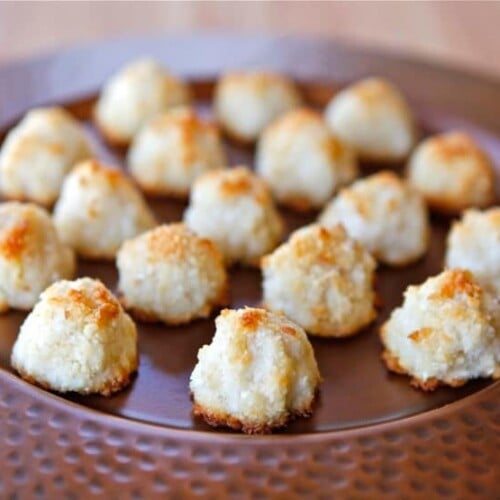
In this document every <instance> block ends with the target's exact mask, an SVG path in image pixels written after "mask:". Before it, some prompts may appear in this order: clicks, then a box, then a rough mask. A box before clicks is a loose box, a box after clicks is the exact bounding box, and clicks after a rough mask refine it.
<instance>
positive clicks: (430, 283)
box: [381, 269, 500, 391]
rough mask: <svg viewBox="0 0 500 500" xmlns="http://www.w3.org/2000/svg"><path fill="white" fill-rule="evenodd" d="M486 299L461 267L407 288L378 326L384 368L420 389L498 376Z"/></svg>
mask: <svg viewBox="0 0 500 500" xmlns="http://www.w3.org/2000/svg"><path fill="white" fill-rule="evenodd" d="M491 299H492V297H491V296H489V295H488V294H486V293H484V291H483V290H482V289H481V287H480V285H479V283H478V282H477V281H476V280H475V278H474V277H473V275H472V273H470V272H469V271H465V270H462V269H449V270H445V271H443V272H442V273H441V274H439V275H437V276H433V277H431V278H428V279H427V280H426V281H425V282H424V283H422V284H421V285H414V286H409V287H408V288H407V289H406V292H405V295H404V302H403V305H402V306H400V307H398V308H397V309H395V310H394V311H393V312H392V314H391V316H390V318H389V319H388V320H387V321H386V322H385V323H384V325H383V326H382V328H381V340H382V343H383V345H384V352H383V356H382V357H383V360H384V362H385V364H386V366H387V368H388V369H389V370H390V371H393V372H395V373H400V374H405V375H408V376H409V377H411V384H412V385H413V386H414V387H417V388H420V389H423V390H424V391H432V390H434V389H436V388H437V387H438V386H440V385H448V386H452V387H458V386H461V385H463V384H465V383H466V382H467V381H468V380H471V379H476V378H479V377H481V378H489V377H493V378H498V377H500V340H499V339H500V337H499V335H500V331H499V330H498V327H497V326H496V325H495V318H494V315H495V314H498V312H495V309H496V310H497V311H498V302H496V301H493V300H491Z"/></svg>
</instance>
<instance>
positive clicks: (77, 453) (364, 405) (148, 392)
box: [0, 40, 500, 497]
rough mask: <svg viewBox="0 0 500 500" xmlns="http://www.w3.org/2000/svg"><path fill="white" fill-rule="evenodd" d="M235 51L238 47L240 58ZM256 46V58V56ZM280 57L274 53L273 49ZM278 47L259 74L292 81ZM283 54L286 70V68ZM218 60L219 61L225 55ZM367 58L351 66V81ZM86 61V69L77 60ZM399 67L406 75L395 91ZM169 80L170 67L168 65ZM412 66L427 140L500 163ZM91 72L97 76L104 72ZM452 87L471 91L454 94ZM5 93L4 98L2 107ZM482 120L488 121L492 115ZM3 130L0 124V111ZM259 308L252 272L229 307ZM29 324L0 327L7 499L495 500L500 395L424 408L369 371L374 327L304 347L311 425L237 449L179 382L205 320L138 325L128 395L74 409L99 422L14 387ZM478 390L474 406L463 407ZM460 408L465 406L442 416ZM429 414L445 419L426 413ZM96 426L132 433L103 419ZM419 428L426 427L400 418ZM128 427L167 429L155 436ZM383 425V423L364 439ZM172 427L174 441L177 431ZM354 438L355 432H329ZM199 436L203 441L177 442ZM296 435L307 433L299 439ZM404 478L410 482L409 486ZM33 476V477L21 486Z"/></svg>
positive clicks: (247, 441)
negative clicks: (266, 497) (444, 141)
mask: <svg viewBox="0 0 500 500" xmlns="http://www.w3.org/2000/svg"><path fill="white" fill-rule="evenodd" d="M214 43H215V42H214V41H213V40H212V42H210V43H209V41H207V46H213V44H214ZM218 43H219V44H220V43H222V47H226V48H229V47H232V51H234V50H235V45H234V44H236V45H238V44H237V42H236V41H235V40H233V41H231V42H230V43H229V42H227V41H226V42H220V41H219V42H218ZM224 43H225V45H224ZM245 43H248V42H245ZM269 43H271V42H269ZM294 43H295V44H296V43H297V42H294ZM165 44H167V43H166V42H165ZM211 44H212V45H211ZM242 44H244V43H243V42H242V41H240V46H241V47H242V50H244V49H245V47H243V46H242ZM255 44H256V45H258V46H259V50H261V48H260V45H259V44H258V43H257V42H255ZM276 44H277V42H273V43H271V45H272V47H275V48H276V47H277V45H276ZM311 44H312V42H304V45H303V46H302V47H303V51H302V52H305V51H306V48H307V47H309V48H311ZM278 45H279V50H277V51H276V56H274V57H270V56H268V60H270V61H275V65H276V66H277V67H278V68H281V69H284V70H287V69H288V70H289V72H290V73H294V64H293V62H294V58H293V57H292V52H287V50H286V46H287V45H286V43H285V42H281V45H280V44H278ZM299 46H300V44H299ZM130 47H131V49H130V55H132V54H133V53H134V52H135V50H132V47H134V44H133V43H131V44H130ZM219 47H220V45H219ZM312 47H313V48H314V44H313V45H312ZM315 47H316V51H315V52H314V53H315V56H314V57H315V61H316V62H315V63H313V64H312V63H311V61H310V60H308V65H309V67H314V65H316V66H315V67H316V68H317V73H321V72H324V71H325V60H328V58H329V57H331V54H332V53H335V50H336V48H335V46H333V45H329V44H325V43H322V42H318V44H317V45H316V46H315ZM108 48H109V47H108ZM247 49H248V48H247ZM339 50H340V51H339V54H344V55H345V51H346V50H347V49H345V48H342V49H339ZM104 52H106V51H104ZM209 52H210V51H209ZM229 52H231V51H229ZM258 52H259V51H258ZM347 52H349V51H347ZM108 53H109V54H108V58H109V61H108V64H109V66H110V67H114V66H115V64H114V59H113V58H112V52H109V50H108ZM259 53H260V52H259ZM283 54H288V56H287V57H286V58H284V59H283V58H282V59H280V58H279V56H280V55H281V56H283ZM91 55H92V51H89V53H88V54H87V57H91ZM223 55H224V53H223V52H221V55H220V57H221V58H223ZM81 57H82V56H81V55H80V58H81ZM193 57H195V56H193ZM269 57H270V59H269ZM363 57H365V56H363V55H359V54H357V53H355V52H352V53H351V62H352V64H353V65H354V67H355V66H356V64H359V61H360V58H361V59H363ZM65 58H67V56H64V57H61V58H54V60H53V65H52V66H50V65H49V66H48V68H45V69H43V70H41V69H40V71H41V72H42V74H45V76H46V78H48V77H47V74H48V73H50V71H52V72H53V74H59V75H60V76H61V80H62V81H59V82H56V81H51V80H50V79H48V80H47V81H48V82H49V83H47V81H45V83H44V84H45V85H48V87H49V89H48V91H47V95H51V96H52V97H53V99H52V100H51V101H49V102H58V101H59V100H58V99H57V98H56V97H57V92H56V90H57V89H54V88H53V87H54V86H56V87H57V85H60V86H61V87H60V91H61V97H64V96H65V95H66V94H65V88H64V85H63V83H64V80H65V78H67V73H66V71H64V68H65V66H64V64H65V63H63V62H62V61H63V60H64V59H65ZM264 59H265V58H264ZM80 60H81V62H82V64H85V59H80ZM370 61H371V62H370V64H372V65H373V64H375V63H374V61H373V60H372V59H370ZM377 61H378V65H379V66H378V70H377V73H379V74H386V72H385V71H384V69H387V73H389V76H390V73H391V71H393V69H391V68H392V65H393V64H394V62H393V61H392V62H391V61H390V60H387V59H385V58H383V57H379V58H375V62H377ZM87 63H88V61H87ZM66 64H67V63H66ZM262 64H265V61H264V62H263V63H262ZM268 64H269V63H268ZM346 64H347V63H346ZM405 64H406V63H401V65H400V68H401V71H402V75H403V76H402V78H403V79H404V75H405V71H404V68H405ZM170 65H171V66H172V64H170ZM253 65H254V66H255V65H256V61H254V62H253ZM173 66H174V69H175V64H174V65H173ZM347 66H348V67H347V68H346V67H345V65H344V67H343V69H342V66H341V67H334V66H331V67H330V72H331V73H330V78H329V80H335V79H336V78H338V79H339V80H343V79H344V77H345V73H346V72H347V73H349V64H347ZM375 66H376V64H375ZM28 67H29V66H28ZM86 67H87V70H88V71H91V72H92V71H94V70H93V69H92V67H91V66H86ZM412 67H413V71H414V72H415V75H416V77H415V82H417V81H418V80H419V78H420V79H421V78H422V74H424V75H425V74H426V73H430V74H434V75H435V78H428V79H427V85H428V88H427V90H426V93H425V92H424V94H425V96H426V99H423V100H422V101H420V100H417V101H414V103H415V109H416V112H417V114H418V116H419V119H420V120H421V122H422V124H423V125H424V127H425V129H426V130H427V131H428V132H433V131H440V130H445V129H449V128H451V127H455V126H460V127H462V128H464V127H465V128H466V129H467V130H468V131H470V132H471V133H473V134H474V135H475V136H476V137H477V138H478V140H480V141H481V142H482V144H484V146H485V147H486V148H487V149H488V150H489V151H490V153H491V154H492V155H493V156H494V158H495V160H496V163H497V165H499V164H500V141H497V140H496V138H495V137H494V136H493V135H492V134H489V133H488V132H486V131H484V130H482V129H481V128H479V127H477V126H473V125H471V122H470V121H469V120H468V119H467V118H470V117H471V115H468V114H467V109H468V106H469V105H468V104H467V102H474V99H475V97H472V96H471V98H470V100H469V101H467V99H465V98H464V99H462V101H461V102H462V103H465V107H464V108H460V107H459V108H458V109H457V112H456V114H453V113H450V112H444V111H443V110H442V109H441V108H440V101H439V95H440V93H439V89H437V90H436V92H435V93H434V92H433V85H434V84H435V82H436V81H442V79H443V78H444V79H446V77H445V76H443V75H446V73H445V72H444V73H443V72H442V71H439V70H433V71H431V70H430V68H429V67H428V66H426V65H423V66H422V65H420V66H419V65H418V64H415V65H414V66H412ZM66 68H67V67H66ZM32 69H33V68H32ZM216 69H217V68H216ZM101 70H102V68H101ZM26 71H27V70H26ZM95 72H97V73H98V71H97V69H96V70H95ZM6 74H7V77H5V75H6ZM16 74H17V75H20V74H23V71H19V68H17V69H15V71H12V72H11V73H8V72H7V73H4V74H2V72H1V71H0V90H1V89H2V86H3V85H5V82H6V81H9V80H8V79H9V78H11V82H12V81H14V80H15V78H16V76H12V75H16ZM361 74H363V73H361ZM361 74H360V76H361ZM9 75H10V76H9ZM200 76H204V75H203V74H200ZM299 76H304V75H303V74H302V75H299ZM310 76H311V77H312V76H315V75H314V74H313V73H312V74H311V75H310ZM2 78H4V79H3V80H2ZM467 78H468V77H463V79H462V80H461V79H458V80H457V79H456V75H452V74H450V75H449V80H448V81H449V87H448V89H449V92H450V93H454V94H456V93H460V92H461V91H462V92H465V91H466V89H467V85H466V82H467ZM440 79H441V80H440ZM39 81H42V82H43V81H44V80H43V79H42V80H39ZM324 81H326V80H324ZM461 81H463V82H464V83H463V85H462V86H461V84H460V82H461ZM474 85H477V86H478V88H479V89H480V88H481V87H482V86H481V83H480V82H476V83H475V84H474ZM19 86H21V87H22V80H19ZM4 88H5V87H4ZM403 88H404V89H405V91H406V92H407V93H408V94H409V95H410V97H415V94H417V95H418V94H419V93H422V89H420V88H419V89H414V87H412V85H411V84H408V85H407V86H403ZM483 88H484V92H485V93H488V92H491V93H492V94H494V93H495V92H494V90H493V89H494V88H495V87H494V86H489V85H488V84H486V83H485V84H484V86H483ZM197 90H198V91H199V92H198V95H199V96H200V97H207V95H208V94H209V91H210V86H209V85H205V84H202V85H198V86H197ZM304 90H305V91H306V92H305V93H306V95H307V96H308V97H309V98H310V99H312V101H313V102H314V103H315V104H322V103H324V102H325V100H326V99H327V98H328V97H329V96H330V95H331V93H332V87H331V86H328V85H321V86H318V85H308V86H306V87H305V88H304ZM412 90H416V92H412ZM496 91H497V94H496V95H497V101H496V102H500V89H498V87H496ZM25 92H26V94H27V96H26V105H25V107H28V106H29V105H30V104H32V103H33V102H34V100H36V98H35V97H34V95H35V94H37V92H38V89H37V91H36V92H33V94H30V92H29V89H28V90H25ZM3 95H4V94H2V93H0V99H1V98H3ZM13 95H14V101H13V103H10V104H9V102H8V101H7V104H6V107H5V108H4V111H5V110H6V111H5V115H4V116H6V117H9V119H11V118H13V116H10V114H9V113H11V111H9V109H8V108H9V106H10V107H11V108H12V109H17V108H16V105H19V103H18V104H16V102H17V101H16V98H18V97H16V96H19V95H20V91H19V89H17V88H16V89H13ZM1 104H3V102H2V103H1ZM77 108H78V109H76V108H73V109H74V110H76V111H78V114H80V116H81V117H85V115H86V114H87V113H88V105H87V104H86V103H84V105H81V106H77ZM430 110H432V111H430ZM473 113H474V116H478V114H479V113H488V110H487V109H481V111H480V112H478V110H477V109H474V110H473ZM489 113H490V115H491V114H493V107H490V111H489ZM0 116H3V115H2V114H1V113H0ZM457 116H461V118H457ZM490 118H491V119H493V117H492V116H490ZM0 125H1V123H0ZM498 129H499V130H500V126H499V127H498ZM96 144H97V143H96ZM99 147H100V148H101V153H102V156H103V158H107V159H109V160H112V161H113V162H114V163H116V162H118V161H120V155H119V154H118V153H110V152H109V151H107V152H105V151H104V149H102V144H100V146H99ZM231 158H232V162H231V163H232V164H235V163H239V162H240V161H246V162H248V161H249V157H248V152H245V151H241V150H237V149H235V148H232V147H231ZM151 204H152V206H153V207H154V208H155V210H156V211H157V213H158V214H159V215H160V218H161V219H162V220H166V221H167V220H178V219H179V218H180V216H181V213H182V210H183V205H182V204H181V203H179V202H165V201H159V200H152V201H151ZM308 220H310V218H309V219H308V218H307V217H304V216H295V215H292V214H287V221H288V223H289V227H290V228H292V227H296V226H298V225H301V224H304V223H306V222H308ZM446 225H447V223H446V221H443V220H436V221H434V232H433V238H432V245H431V250H430V252H429V254H428V256H427V257H426V258H425V259H424V260H423V261H421V262H420V263H418V264H417V265H415V266H412V267H410V268H406V269H403V270H390V269H384V268H382V269H381V270H380V273H379V274H380V279H379V290H380V294H381V296H382V298H383V301H384V308H383V310H382V312H381V315H380V317H379V319H378V321H377V324H378V323H380V321H381V320H383V319H384V317H386V315H387V314H388V312H389V311H390V309H391V308H392V307H394V306H395V305H398V304H399V303H400V301H401V292H402V290H403V289H404V288H405V286H406V285H407V284H408V283H417V282H420V281H422V280H423V279H425V277H426V276H428V275H430V274H434V273H436V272H438V271H439V269H440V266H441V262H442V254H443V253H442V252H443V237H444V234H445V231H446ZM80 274H87V275H91V276H99V277H101V278H103V279H104V281H105V282H106V283H107V284H108V285H109V286H110V287H112V288H113V287H114V286H115V282H116V274H115V270H114V268H113V266H111V265H109V264H102V265H101V264H97V265H96V264H89V263H81V265H80ZM259 299H260V276H259V273H258V272H257V271H249V270H244V269H236V270H234V272H233V273H232V304H233V305H234V306H240V305H244V304H249V305H250V304H256V303H258V301H259ZM22 318H23V315H22V314H19V313H10V314H9V315H7V316H5V317H2V318H0V365H1V366H2V367H3V370H2V371H1V372H0V407H1V408H2V410H1V418H2V427H1V431H0V432H1V433H2V434H1V435H0V438H1V439H2V440H3V442H4V444H5V446H4V449H3V452H0V457H2V460H4V461H5V465H6V466H7V467H9V473H8V474H5V475H2V478H1V480H0V493H1V492H2V488H4V489H3V491H4V492H5V493H7V492H13V491H15V490H16V489H17V488H21V490H19V491H25V492H27V493H28V492H31V493H33V491H35V492H36V491H37V489H38V490H43V492H45V493H47V494H50V493H51V492H52V496H53V495H55V494H57V493H59V494H61V493H64V492H66V493H68V492H73V493H76V494H78V492H80V494H81V493H82V491H83V490H79V487H78V484H82V485H85V490H88V491H89V492H96V493H98V492H99V491H100V492H101V493H104V494H108V495H109V494H111V493H113V492H114V494H115V495H116V494H117V493H116V492H117V491H119V487H118V486H117V483H127V484H128V483H131V482H132V479H134V478H135V479H137V484H134V485H133V486H132V485H131V486H130V488H127V491H128V492H129V493H131V494H132V493H133V492H134V488H135V487H136V486H137V488H136V489H137V492H141V493H142V494H143V495H144V496H147V497H150V496H151V494H153V493H156V494H159V493H162V492H165V491H169V492H170V493H175V492H178V493H181V494H182V493H184V494H186V493H187V492H188V491H191V492H194V493H196V492H199V493H203V492H205V493H207V492H210V493H213V494H214V495H216V494H217V493H218V494H221V493H223V492H225V493H231V492H235V490H238V489H239V490H243V491H247V492H253V493H259V492H260V493H267V494H270V493H275V494H276V493H280V492H281V493H283V494H284V492H285V491H289V492H290V491H291V492H295V494H299V493H300V490H301V489H304V488H305V490H304V492H306V490H307V488H313V492H315V493H317V494H319V493H320V492H322V493H325V494H327V492H328V491H337V492H338V493H339V492H343V493H344V494H346V493H347V492H350V494H351V495H353V496H355V497H360V496H367V497H373V495H374V494H378V495H382V494H384V495H388V494H389V493H391V492H393V493H397V494H399V495H400V496H401V495H403V494H406V495H410V494H411V495H412V496H417V495H418V494H419V493H422V494H426V492H427V495H428V494H429V492H431V493H434V494H442V495H445V494H446V493H447V492H451V493H452V494H455V495H458V496H462V497H464V496H467V495H472V494H473V493H476V494H481V493H482V494H485V495H486V496H488V494H490V496H491V495H493V492H494V491H495V490H494V488H495V485H496V483H495V478H496V477H497V476H496V473H498V468H497V467H496V463H497V462H496V461H495V457H496V451H497V448H495V447H496V446H497V445H498V440H499V435H498V423H499V422H498V417H499V414H498V403H497V402H496V400H497V399H498V393H499V384H498V383H495V384H492V383H489V382H484V381H483V382H474V383H469V384H467V385H466V386H464V387H463V388H460V389H456V390H452V389H440V390H438V391H437V392H435V393H433V394H431V395H429V394H424V393H421V392H419V391H416V390H414V389H412V388H411V387H410V386H409V383H408V379H406V378H404V377H397V376H392V375H388V374H387V373H386V371H385V369H384V367H383V365H382V363H381V362H380V361H379V359H378V357H379V353H380V344H379V341H378V338H377V335H376V334H375V327H374V328H371V329H369V330H367V331H365V332H363V333H362V334H361V335H359V336H357V337H354V338H352V339H348V340H344V341H328V340H313V346H314V349H315V352H316V356H317V358H318V362H319V365H320V370H321V372H322V375H323V376H324V378H325V382H324V383H323V385H322V387H321V397H320V400H319V403H318V406H317V408H316V411H315V414H314V416H313V418H312V419H309V420H302V421H298V422H296V423H294V424H293V425H292V426H290V428H289V429H288V431H287V433H285V434H282V435H278V436H274V437H271V438H255V437H250V438H246V437H240V436H237V435H234V434H227V433H222V432H214V431H209V432H206V433H205V432H202V431H205V430H207V427H206V426H205V425H204V424H202V423H199V422H197V421H193V419H192V417H191V404H190V401H189V398H188V392H187V383H188V378H189V374H190V372H191V370H192V368H193V366H194V363H195V359H196V352H197V349H198V348H199V347H200V346H201V345H202V344H203V343H206V342H209V340H210V337H211V335H212V334H213V322H212V321H199V322H196V323H193V324H192V325H188V326H186V327H182V328H166V327H163V326H160V325H147V326H145V325H141V327H140V339H139V346H140V351H141V364H140V371H139V376H138V378H137V379H136V380H135V382H134V383H133V385H132V387H131V388H130V389H129V390H126V391H124V392H123V393H121V394H119V395H117V396H115V397H113V398H111V399H105V398H100V397H95V398H88V397H86V398H83V397H78V396H71V397H70V398H69V399H72V400H73V401H74V402H76V403H78V404H79V405H88V406H90V407H93V408H95V409H96V410H98V412H97V413H96V412H92V411H83V410H82V409H81V408H82V407H81V406H74V405H73V404H72V403H68V402H67V401H66V400H64V399H61V398H60V397H58V396H53V395H50V394H47V393H43V392H42V391H40V390H39V389H36V388H32V387H31V386H29V385H27V384H25V383H24V382H22V381H19V380H18V379H17V378H16V377H15V376H14V375H12V374H9V373H8V370H7V369H6V367H7V365H8V356H9V353H10V348H11V345H12V343H13V341H14V340H15V335H16V333H17V330H18V326H19V324H20V323H21V321H22ZM486 386H488V387H487V388H486V389H483V388H484V387H486ZM477 391H479V392H477ZM473 392H476V394H474V395H472V396H468V395H469V394H471V393H473ZM465 396H468V397H465ZM455 400H459V401H458V402H456V403H453V404H451V405H448V406H445V407H443V405H445V404H446V403H450V402H452V401H455ZM432 408H440V409H439V410H437V411H430V412H427V413H422V412H424V411H425V410H430V409H432ZM104 413H111V414H117V415H121V416H125V417H127V419H123V418H121V419H115V418H112V417H107V416H106V415H104ZM413 414H420V415H418V416H416V417H412V418H403V417H406V416H408V415H413ZM134 420H142V421H146V422H152V423H155V424H160V425H159V426H150V425H145V424H140V423H137V422H134ZM384 421H392V422H391V423H388V424H383V425H375V426H373V424H376V423H377V422H384ZM362 426H364V427H362ZM175 427H177V428H182V429H181V430H176V429H175ZM349 427H354V428H355V429H353V430H352V431H338V429H346V428H349ZM193 428H194V429H196V430H197V432H189V431H187V430H183V429H193ZM336 430H337V431H336ZM325 431H329V432H325ZM331 431H334V432H331ZM290 433H299V434H300V435H298V436H296V437H293V438H292V437H291V436H290V435H289V434H290ZM277 443H279V446H276V445H277ZM20 444H22V446H20ZM437 457H439V460H437ZM403 470H406V471H408V472H409V471H411V473H408V474H405V473H403V472H402V471H403ZM35 471H36V472H37V474H31V475H30V472H35ZM464 471H466V473H464Z"/></svg>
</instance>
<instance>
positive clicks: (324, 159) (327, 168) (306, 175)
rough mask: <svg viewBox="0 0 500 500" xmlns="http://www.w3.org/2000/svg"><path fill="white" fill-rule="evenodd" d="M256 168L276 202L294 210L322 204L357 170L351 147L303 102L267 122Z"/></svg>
mask: <svg viewBox="0 0 500 500" xmlns="http://www.w3.org/2000/svg"><path fill="white" fill-rule="evenodd" d="M256 170H257V173H258V174H259V175H260V176H262V177H263V178H264V179H265V180H266V181H267V182H268V183H269V185H270V187H271V189H272V191H273V195H274V197H275V198H276V199H277V200H278V201H279V202H280V203H282V204H283V205H287V206H289V207H291V208H294V209H297V210H310V209H319V208H322V207H323V205H324V204H325V203H326V202H327V201H328V200H329V199H330V198H331V197H332V196H333V195H334V194H335V193H336V192H337V190H338V189H339V188H340V187H342V186H344V185H345V184H348V183H350V182H351V181H353V180H354V179H355V178H356V177H357V176H358V167H357V162H356V158H355V155H354V153H353V151H352V150H351V149H350V148H349V147H347V146H346V145H345V144H343V143H342V141H340V140H339V139H338V138H336V137H335V136H334V135H333V134H332V132H331V131H330V129H329V128H328V126H327V124H326V122H325V121H324V120H323V117H322V116H321V114H319V113H317V112H316V111H313V110H311V109H307V108H300V109H296V110H293V111H289V112H288V113H286V114H285V115H283V116H281V117H280V118H278V119H276V120H275V121H274V122H273V123H271V125H269V126H268V127H266V129H265V130H264V133H263V134H262V136H261V138H260V140H259V143H258V149H257V160H256Z"/></svg>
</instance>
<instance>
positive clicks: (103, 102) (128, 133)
mask: <svg viewBox="0 0 500 500" xmlns="http://www.w3.org/2000/svg"><path fill="white" fill-rule="evenodd" d="M190 100H191V96H190V91H189V87H188V86H187V84H186V83H185V82H183V81H182V80H181V79H179V78H178V77H176V76H173V75H171V74H170V73H169V72H168V71H167V70H166V69H165V68H164V67H163V66H162V65H161V64H160V63H159V62H158V61H155V60H154V59H148V58H146V59H139V60H137V61H133V62H131V63H128V64H127V65H126V66H124V67H123V68H121V69H120V70H119V71H118V72H117V73H116V74H114V75H113V76H112V77H111V78H110V79H109V81H108V82H107V83H106V84H105V85H104V88H103V89H102V92H101V94H100V95H99V99H98V101H97V104H96V106H95V109H94V120H95V122H96V124H97V127H98V128H99V130H100V131H101V133H102V134H103V136H104V138H105V139H106V140H107V141H108V142H109V143H111V144H113V145H117V146H127V145H128V144H129V143H130V141H131V140H132V139H133V137H134V136H135V134H137V132H138V131H139V129H140V128H141V127H142V126H143V125H144V124H145V123H146V122H147V121H148V120H150V119H151V118H153V117H154V116H155V115H157V114H159V113H162V112H164V111H167V110H169V109H172V108H174V107H176V106H183V105H187V104H189V101H190Z"/></svg>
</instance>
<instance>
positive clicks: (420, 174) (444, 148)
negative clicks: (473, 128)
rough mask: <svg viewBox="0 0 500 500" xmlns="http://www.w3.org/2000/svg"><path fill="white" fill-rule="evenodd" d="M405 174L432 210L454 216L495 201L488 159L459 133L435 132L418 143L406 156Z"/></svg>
mask: <svg viewBox="0 0 500 500" xmlns="http://www.w3.org/2000/svg"><path fill="white" fill-rule="evenodd" d="M407 177H408V182H409V183H410V184H411V185H412V186H413V187H414V188H415V189H416V190H417V191H419V192H420V193H421V194H422V196H423V197H424V198H425V201H426V202H427V203H428V205H429V206H430V208H431V209H432V210H434V211H436V212H440V213H444V214H449V215H454V214H459V213H460V212H462V211H463V210H465V209H467V208H474V207H475V208H485V207H488V206H489V205H491V204H492V203H494V201H495V173H494V168H493V164H492V162H491V159H490V158H489V156H488V155H487V153H486V152H485V151H484V150H483V149H482V148H481V147H480V146H479V145H478V144H477V143H476V142H475V140H474V139H473V138H472V137H471V136H469V135H468V134H465V133H463V132H459V131H452V132H446V133H444V134H438V135H435V136H432V137H429V138H428V139H426V140H425V141H423V142H422V143H420V144H419V146H418V147H417V148H416V149H415V151H414V153H413V154H412V156H411V158H410V161H409V164H408V169H407Z"/></svg>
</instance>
